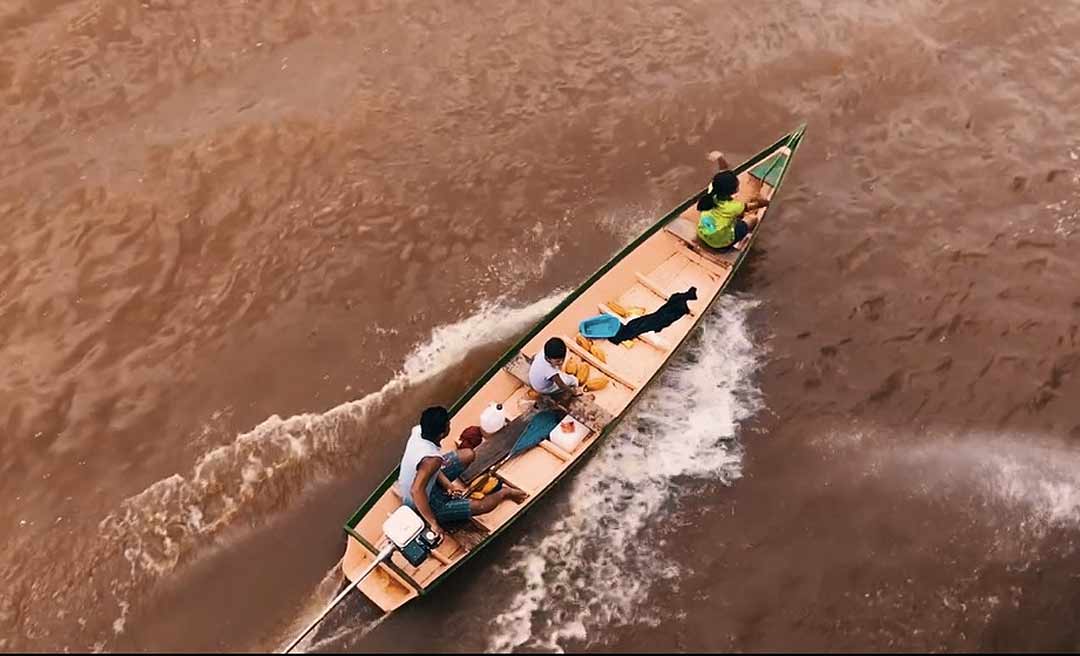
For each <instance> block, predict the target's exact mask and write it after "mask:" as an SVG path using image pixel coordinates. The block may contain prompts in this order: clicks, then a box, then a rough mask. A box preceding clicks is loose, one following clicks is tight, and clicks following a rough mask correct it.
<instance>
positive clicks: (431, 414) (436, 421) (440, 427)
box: [420, 405, 450, 444]
mask: <svg viewBox="0 0 1080 656" xmlns="http://www.w3.org/2000/svg"><path fill="white" fill-rule="evenodd" d="M449 428H450V413H449V412H447V411H446V408H444V407H442V406H441V405H437V406H432V407H430V408H428V409H427V410H424V411H423V412H421V413H420V436H421V437H423V438H424V439H425V440H427V441H429V442H435V443H436V444H438V443H439V440H441V439H442V437H443V435H445V434H446V431H447V430H449Z"/></svg>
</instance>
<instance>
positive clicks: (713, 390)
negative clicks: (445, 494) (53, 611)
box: [488, 296, 762, 651]
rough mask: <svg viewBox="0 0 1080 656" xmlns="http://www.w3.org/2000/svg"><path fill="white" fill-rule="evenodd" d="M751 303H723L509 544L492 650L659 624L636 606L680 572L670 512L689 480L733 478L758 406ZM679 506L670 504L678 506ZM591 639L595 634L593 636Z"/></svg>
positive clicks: (555, 647) (556, 646)
mask: <svg viewBox="0 0 1080 656" xmlns="http://www.w3.org/2000/svg"><path fill="white" fill-rule="evenodd" d="M756 306H757V302H755V301H749V300H745V299H739V298H733V297H730V296H724V297H721V298H720V301H719V302H718V304H717V307H716V308H715V309H714V311H713V312H712V313H711V314H710V315H709V316H707V317H706V319H705V321H704V323H703V326H702V328H701V329H700V330H698V331H697V332H696V334H695V335H693V336H691V338H690V341H689V342H688V343H687V345H686V346H685V348H684V349H683V350H682V351H681V352H680V353H679V354H678V355H677V356H676V357H675V358H674V359H673V361H672V362H671V364H670V365H669V367H668V368H667V369H666V370H665V372H664V373H663V374H662V376H661V378H660V379H659V380H658V381H656V383H655V384H654V385H653V386H652V387H651V388H650V389H649V390H648V391H647V392H646V393H645V394H644V395H643V396H642V399H641V401H640V403H639V404H638V405H637V406H636V407H635V408H634V409H633V410H632V411H631V412H630V413H629V415H628V416H627V417H626V419H624V420H623V422H622V423H621V424H620V426H619V428H618V429H616V431H615V433H613V434H612V435H611V436H610V437H609V438H608V441H607V442H606V443H605V444H603V445H602V446H600V447H599V450H598V453H597V454H596V455H595V457H593V458H592V460H591V461H590V462H588V463H586V464H585V465H584V467H583V468H582V470H581V471H580V472H578V474H577V475H576V476H575V477H573V478H572V479H571V481H572V484H571V486H570V489H569V490H568V494H567V496H568V497H569V499H568V502H567V503H568V508H567V509H566V510H565V512H564V513H563V516H562V517H561V518H560V519H559V520H558V521H556V522H555V523H554V524H553V525H551V526H549V527H547V528H546V529H545V531H544V537H538V538H535V539H531V540H527V541H526V543H525V544H523V545H522V546H520V547H516V548H515V549H514V552H515V562H514V563H513V564H512V565H511V566H510V567H509V568H507V569H506V570H505V571H504V574H506V575H507V576H508V577H510V578H512V579H517V580H519V581H520V582H521V588H520V591H519V592H518V593H516V595H515V597H514V598H513V599H512V600H511V601H510V603H509V605H508V607H507V610H506V611H504V612H503V613H501V614H499V615H498V616H496V617H495V618H494V620H493V626H492V629H491V636H492V637H491V641H490V643H489V645H488V648H489V649H490V650H492V651H508V650H512V649H518V648H525V649H529V650H534V649H541V650H552V651H562V649H563V648H564V647H565V646H566V645H567V643H568V642H569V641H576V642H577V643H579V644H581V643H583V644H588V643H589V642H590V637H591V636H592V635H601V634H603V633H605V632H607V633H610V630H611V628H612V627H613V626H618V625H626V624H629V623H631V622H634V623H639V624H640V623H643V622H644V623H657V622H659V621H661V619H662V618H660V617H659V616H656V615H653V614H651V613H650V611H649V609H647V608H644V607H643V601H644V600H645V597H646V594H647V593H648V591H649V587H650V584H651V582H662V584H663V585H666V586H668V587H670V588H672V589H677V588H678V583H679V579H680V577H682V576H685V575H687V574H688V572H687V571H685V569H682V568H681V567H680V566H678V565H676V564H675V563H674V562H673V561H672V560H670V559H668V558H666V557H665V555H664V549H665V543H666V541H665V537H664V535H663V533H664V532H665V531H673V530H677V525H678V523H679V522H681V521H689V520H684V519H682V518H680V517H679V516H678V514H677V510H676V512H674V513H672V514H670V515H668V516H665V517H663V519H662V522H661V523H662V524H663V527H662V530H660V531H653V530H649V531H648V535H646V532H647V530H648V529H651V528H652V526H653V524H654V520H657V519H658V518H659V515H660V514H661V513H662V512H669V511H670V509H671V508H672V506H671V504H672V502H677V500H678V496H679V495H680V493H681V491H682V492H685V491H686V490H690V489H692V488H693V482H692V480H693V479H696V480H709V481H720V482H723V483H725V484H728V483H731V482H733V481H734V480H736V479H738V478H739V477H740V475H741V469H740V463H741V455H742V454H741V447H740V446H739V445H738V443H737V442H736V441H735V439H734V438H735V432H736V428H737V426H738V424H739V422H741V421H743V420H745V419H746V418H748V417H750V416H751V415H753V414H754V413H755V412H757V411H758V410H759V409H760V408H761V407H762V401H761V396H760V394H759V392H758V390H757V389H756V388H755V387H754V383H753V381H752V375H753V373H754V371H755V370H756V369H757V365H758V361H759V357H760V354H759V351H758V350H755V348H754V345H753V344H752V342H751V340H750V337H749V335H748V330H747V319H748V316H749V314H750V312H751V310H752V309H753V308H755V307H756ZM676 509H677V506H676ZM594 632H595V633H594Z"/></svg>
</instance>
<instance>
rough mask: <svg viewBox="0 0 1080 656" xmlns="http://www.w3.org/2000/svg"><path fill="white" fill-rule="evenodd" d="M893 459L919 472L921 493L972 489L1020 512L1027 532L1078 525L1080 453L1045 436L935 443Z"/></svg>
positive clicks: (905, 452)
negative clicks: (920, 474) (921, 473)
mask: <svg viewBox="0 0 1080 656" xmlns="http://www.w3.org/2000/svg"><path fill="white" fill-rule="evenodd" d="M895 457H896V458H898V459H899V460H900V461H901V462H903V463H906V464H907V465H909V466H915V467H918V468H919V470H920V471H921V472H923V474H924V475H923V476H922V477H921V479H922V480H923V481H924V482H923V491H924V492H926V493H931V494H934V495H937V496H941V495H944V494H952V493H955V492H957V491H961V492H963V491H966V490H972V491H974V492H976V493H978V494H980V495H982V496H983V497H984V498H985V499H987V500H989V501H991V502H995V503H998V504H1002V505H1004V506H1005V507H1006V508H1012V509H1018V510H1021V511H1023V513H1024V524H1025V528H1026V529H1028V530H1029V531H1032V532H1034V533H1035V534H1038V533H1041V532H1042V531H1044V530H1045V529H1047V528H1051V527H1061V526H1080V451H1078V450H1076V449H1073V448H1069V447H1067V446H1065V445H1063V444H1061V443H1060V442H1058V441H1057V440H1053V439H1051V438H1049V437H1044V436H1038V435H1016V436H1000V435H979V436H966V437H961V438H938V439H936V440H935V441H934V442H933V443H931V444H926V445H923V446H920V447H916V448H912V449H907V450H904V451H903V452H901V453H898V454H896V455H895ZM935 473H936V474H937V476H935V477H934V478H932V479H929V475H932V474H935ZM990 517H992V515H991V516H990ZM1003 519H1005V518H1003ZM1007 521H1010V522H1011V521H1012V518H1008V519H1007Z"/></svg>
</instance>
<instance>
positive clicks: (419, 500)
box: [398, 406, 528, 535]
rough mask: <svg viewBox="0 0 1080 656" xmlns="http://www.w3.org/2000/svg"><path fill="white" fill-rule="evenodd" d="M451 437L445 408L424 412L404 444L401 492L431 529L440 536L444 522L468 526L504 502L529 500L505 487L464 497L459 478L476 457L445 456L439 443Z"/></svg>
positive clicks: (466, 452)
mask: <svg viewBox="0 0 1080 656" xmlns="http://www.w3.org/2000/svg"><path fill="white" fill-rule="evenodd" d="M449 434H450V414H449V413H448V412H447V411H446V408H444V407H442V406H435V407H431V408H428V409H427V410H424V412H423V413H421V415H420V425H419V426H414V427H413V429H412V433H411V434H410V435H409V440H408V442H406V444H405V454H404V455H403V456H402V458H401V468H400V470H399V471H398V491H399V492H400V493H401V498H402V500H403V501H404V502H405V505H407V506H409V507H410V508H412V509H413V510H415V511H416V512H418V513H420V516H421V517H423V518H424V520H425V521H427V523H428V527H429V528H431V530H433V531H435V532H436V533H438V534H440V535H441V534H442V533H443V528H442V526H441V524H442V523H444V522H445V523H447V524H450V523H456V522H465V521H468V520H469V519H470V518H471V517H473V516H475V515H483V514H486V513H489V512H491V511H492V510H495V508H496V507H498V505H499V504H500V503H502V501H503V499H510V500H511V501H514V502H515V503H521V502H522V501H524V500H525V498H526V496H528V495H526V494H525V492H524V491H522V490H519V489H517V488H513V487H510V486H509V485H504V486H503V487H502V488H498V489H496V490H495V491H494V492H492V493H490V494H488V495H487V496H485V497H484V498H483V499H469V498H467V497H464V496H463V493H464V492H465V489H466V488H465V485H464V484H463V483H462V482H461V481H460V480H458V478H459V477H460V476H461V475H462V474H463V473H464V472H465V469H466V468H467V467H468V466H469V465H471V464H472V462H473V460H474V459H475V458H476V454H475V452H474V451H473V450H472V449H457V450H455V451H451V452H450V453H446V454H443V453H442V450H441V448H440V443H441V442H442V440H443V439H445V438H446V436H447V435H449ZM436 483H438V485H436Z"/></svg>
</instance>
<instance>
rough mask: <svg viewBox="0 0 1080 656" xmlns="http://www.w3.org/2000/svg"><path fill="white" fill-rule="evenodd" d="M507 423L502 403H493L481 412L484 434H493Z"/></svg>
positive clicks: (481, 426) (481, 424)
mask: <svg viewBox="0 0 1080 656" xmlns="http://www.w3.org/2000/svg"><path fill="white" fill-rule="evenodd" d="M505 425H506V411H505V410H503V407H502V404H501V403H492V404H491V405H489V406H488V407H486V408H484V411H483V412H481V413H480V430H482V431H484V435H489V436H490V435H492V434H493V433H497V432H499V431H500V430H502V427H503V426H505Z"/></svg>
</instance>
